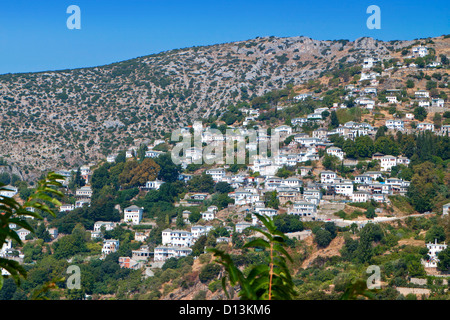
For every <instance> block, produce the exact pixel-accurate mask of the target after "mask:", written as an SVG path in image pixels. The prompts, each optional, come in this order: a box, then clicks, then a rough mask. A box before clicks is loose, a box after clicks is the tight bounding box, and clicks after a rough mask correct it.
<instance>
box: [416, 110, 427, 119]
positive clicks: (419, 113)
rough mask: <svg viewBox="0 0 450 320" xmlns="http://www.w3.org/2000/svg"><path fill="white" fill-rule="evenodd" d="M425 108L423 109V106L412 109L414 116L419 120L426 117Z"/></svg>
mask: <svg viewBox="0 0 450 320" xmlns="http://www.w3.org/2000/svg"><path fill="white" fill-rule="evenodd" d="M427 114H428V113H427V110H425V108H424V107H416V108H415V109H414V118H415V119H417V120H419V121H423V120H425V119H426V117H427Z"/></svg>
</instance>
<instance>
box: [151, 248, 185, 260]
mask: <svg viewBox="0 0 450 320" xmlns="http://www.w3.org/2000/svg"><path fill="white" fill-rule="evenodd" d="M191 253H192V249H191V248H188V247H175V246H159V247H156V248H155V249H154V251H153V259H154V260H155V261H165V260H167V259H169V258H180V257H186V256H188V255H190V254H191Z"/></svg>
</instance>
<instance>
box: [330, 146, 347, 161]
mask: <svg viewBox="0 0 450 320" xmlns="http://www.w3.org/2000/svg"><path fill="white" fill-rule="evenodd" d="M327 154H329V155H331V156H335V157H338V158H339V159H341V160H344V151H342V149H341V148H338V147H330V148H328V149H327Z"/></svg>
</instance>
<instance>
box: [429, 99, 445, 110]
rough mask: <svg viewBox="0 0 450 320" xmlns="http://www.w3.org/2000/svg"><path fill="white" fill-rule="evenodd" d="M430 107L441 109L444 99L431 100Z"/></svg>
mask: <svg viewBox="0 0 450 320" xmlns="http://www.w3.org/2000/svg"><path fill="white" fill-rule="evenodd" d="M431 106H433V107H438V108H443V107H444V99H442V98H433V99H431Z"/></svg>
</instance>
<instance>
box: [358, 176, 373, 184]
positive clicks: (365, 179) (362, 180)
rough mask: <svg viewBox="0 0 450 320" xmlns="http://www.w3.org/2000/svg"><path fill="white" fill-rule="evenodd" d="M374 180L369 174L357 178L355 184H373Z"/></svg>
mask: <svg viewBox="0 0 450 320" xmlns="http://www.w3.org/2000/svg"><path fill="white" fill-rule="evenodd" d="M373 180H374V179H373V178H372V176H370V175H368V174H359V175H357V176H356V177H355V182H356V183H361V184H369V183H372V181H373Z"/></svg>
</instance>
